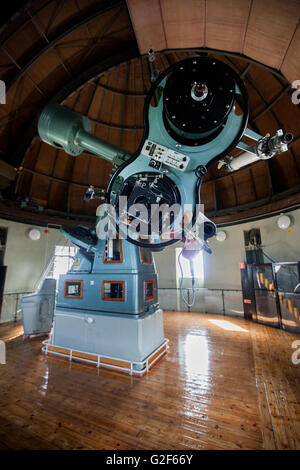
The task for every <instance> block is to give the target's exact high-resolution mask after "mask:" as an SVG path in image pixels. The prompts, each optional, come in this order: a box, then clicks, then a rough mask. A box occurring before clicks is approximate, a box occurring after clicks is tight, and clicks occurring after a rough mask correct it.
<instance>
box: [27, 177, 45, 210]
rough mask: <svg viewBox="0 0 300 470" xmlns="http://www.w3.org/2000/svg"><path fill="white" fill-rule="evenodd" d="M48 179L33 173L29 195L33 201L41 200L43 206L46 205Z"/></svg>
mask: <svg viewBox="0 0 300 470" xmlns="http://www.w3.org/2000/svg"><path fill="white" fill-rule="evenodd" d="M49 185H50V180H49V179H48V178H44V177H42V176H37V175H33V177H32V181H31V186H30V191H29V197H30V199H33V200H35V201H39V202H41V204H42V205H43V206H46V205H47V200H48V191H49Z"/></svg>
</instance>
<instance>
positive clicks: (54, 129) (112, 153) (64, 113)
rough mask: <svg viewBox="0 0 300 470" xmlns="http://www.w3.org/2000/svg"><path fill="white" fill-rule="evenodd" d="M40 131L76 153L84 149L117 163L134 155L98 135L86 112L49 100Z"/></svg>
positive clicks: (45, 138) (44, 138)
mask: <svg viewBox="0 0 300 470" xmlns="http://www.w3.org/2000/svg"><path fill="white" fill-rule="evenodd" d="M38 132H39V135H40V138H41V140H42V141H43V142H46V143H47V144H50V145H52V146H53V147H56V148H61V149H63V150H64V151H65V152H66V153H68V154H69V155H73V156H74V157H76V156H78V155H80V154H81V153H82V152H83V151H84V150H87V151H88V152H90V153H92V154H95V155H97V156H99V157H101V158H103V159H104V160H108V161H109V162H112V163H114V164H120V163H122V161H125V160H127V158H129V157H130V153H129V152H126V151H125V150H122V149H120V148H118V147H115V146H114V145H112V144H110V143H109V142H106V141H105V140H102V139H100V138H99V137H96V136H94V135H93V134H92V133H91V123H90V120H89V119H88V118H87V117H86V116H81V115H80V114H77V113H75V112H74V111H72V110H70V109H68V108H65V107H63V106H60V105H59V104H57V103H50V104H48V105H47V106H46V107H45V108H44V109H43V111H42V113H41V115H40V118H39V122H38Z"/></svg>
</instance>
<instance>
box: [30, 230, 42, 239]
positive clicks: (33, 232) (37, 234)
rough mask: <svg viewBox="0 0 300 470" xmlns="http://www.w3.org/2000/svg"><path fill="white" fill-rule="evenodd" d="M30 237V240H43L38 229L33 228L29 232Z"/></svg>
mask: <svg viewBox="0 0 300 470" xmlns="http://www.w3.org/2000/svg"><path fill="white" fill-rule="evenodd" d="M28 236H29V238H30V240H33V241H36V240H39V239H40V238H41V232H40V231H39V230H38V229H37V228H31V229H30V230H29V231H28Z"/></svg>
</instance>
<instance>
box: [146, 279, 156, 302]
mask: <svg viewBox="0 0 300 470" xmlns="http://www.w3.org/2000/svg"><path fill="white" fill-rule="evenodd" d="M144 282H145V290H144V294H145V300H153V299H154V298H155V282H154V279H149V280H147V281H144ZM149 283H150V284H152V289H153V291H152V292H153V294H152V297H147V284H149Z"/></svg>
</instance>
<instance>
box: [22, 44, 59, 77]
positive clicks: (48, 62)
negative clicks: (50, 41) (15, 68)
mask: <svg viewBox="0 0 300 470" xmlns="http://www.w3.org/2000/svg"><path fill="white" fill-rule="evenodd" d="M59 65H60V61H59V60H58V58H57V55H56V54H55V52H54V51H51V50H50V51H47V52H46V53H45V54H43V56H42V57H41V58H40V60H39V61H38V62H35V63H34V64H33V65H31V67H30V69H29V70H28V75H29V76H30V77H31V78H32V80H33V81H34V82H35V83H37V84H38V83H40V82H42V81H43V80H44V79H45V78H47V77H48V76H49V74H50V73H51V72H52V71H53V70H54V69H56V67H58V66H59Z"/></svg>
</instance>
